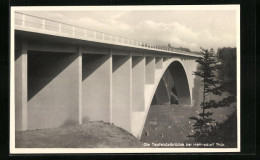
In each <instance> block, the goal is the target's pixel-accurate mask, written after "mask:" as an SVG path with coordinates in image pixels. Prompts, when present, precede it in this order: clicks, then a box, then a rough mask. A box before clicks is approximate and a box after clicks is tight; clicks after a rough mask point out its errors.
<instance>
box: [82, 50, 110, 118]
mask: <svg viewBox="0 0 260 160" xmlns="http://www.w3.org/2000/svg"><path fill="white" fill-rule="evenodd" d="M110 65H111V64H110V55H109V54H108V52H107V53H104V54H85V53H83V57H82V66H83V69H82V72H83V73H82V118H83V123H84V122H87V121H100V120H102V121H105V122H110V96H111V93H110V83H111V82H110V81H111V78H110V75H111V69H110V68H111V67H110Z"/></svg>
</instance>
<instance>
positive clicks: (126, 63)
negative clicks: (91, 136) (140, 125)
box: [112, 55, 132, 132]
mask: <svg viewBox="0 0 260 160" xmlns="http://www.w3.org/2000/svg"><path fill="white" fill-rule="evenodd" d="M131 63H132V62H131V58H130V57H129V56H124V55H113V77H112V79H113V84H112V86H113V88H112V94H113V96H112V115H113V116H112V121H113V123H114V124H115V125H116V126H119V127H122V128H124V129H125V130H127V131H129V132H130V131H131V125H130V124H131V102H130V101H131V95H130V94H131V91H130V90H131V88H130V86H131V84H130V83H131V73H130V72H131Z"/></svg>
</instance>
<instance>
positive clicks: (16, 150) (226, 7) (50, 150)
mask: <svg viewBox="0 0 260 160" xmlns="http://www.w3.org/2000/svg"><path fill="white" fill-rule="evenodd" d="M22 10H23V11H25V10H26V11H39V10H41V11H44V10H55V11H65V10H66V11H83V10H84V11H86V10H90V11H91V10H92V11H94V10H95V11H97V10H101V11H102V10H106V11H108V10H111V11H116V10H118V11H120V10H209V11H210V10H218V11H219V10H234V11H236V27H237V28H236V31H237V32H236V40H237V42H236V44H237V46H236V47H237V146H238V147H237V148H68V149H64V148H15V116H14V115H15V107H14V100H15V90H14V84H15V82H14V73H15V65H14V38H15V37H14V12H15V11H22ZM10 22H11V31H10V33H11V38H10V44H11V45H10V47H11V48H10V51H11V55H10V139H9V142H10V154H28V153H30V154H40V153H51V154H53V153H201V152H240V5H186V6H182V5H174V6H173V5H169V6H165V5H162V6H84V7H83V6H73V7H57V6H52V7H11V21H10Z"/></svg>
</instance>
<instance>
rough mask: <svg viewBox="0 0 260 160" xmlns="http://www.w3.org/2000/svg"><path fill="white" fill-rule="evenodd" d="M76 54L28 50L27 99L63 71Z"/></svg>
mask: <svg viewBox="0 0 260 160" xmlns="http://www.w3.org/2000/svg"><path fill="white" fill-rule="evenodd" d="M76 58H77V55H76V54H72V53H57V52H53V53H52V52H39V51H29V52H28V101H29V100H30V99H32V98H33V97H34V96H35V95H36V94H37V93H38V92H39V91H41V90H42V89H43V88H44V87H45V86H46V85H48V84H49V83H50V82H51V81H52V80H53V79H55V78H56V77H57V76H58V75H59V74H60V73H61V72H62V71H64V70H65V69H66V68H67V67H68V66H69V65H70V64H71V63H72V62H73V61H74V60H75V59H76Z"/></svg>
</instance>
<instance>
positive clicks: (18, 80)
mask: <svg viewBox="0 0 260 160" xmlns="http://www.w3.org/2000/svg"><path fill="white" fill-rule="evenodd" d="M16 45H17V46H16V49H15V129H16V130H18V131H25V130H27V129H28V121H27V120H28V119H27V116H28V113H27V112H28V106H27V92H28V90H27V68H28V67H27V62H28V57H27V55H28V54H27V52H28V50H27V42H26V41H24V42H23V43H20V44H17V43H16ZM19 45H20V46H19Z"/></svg>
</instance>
